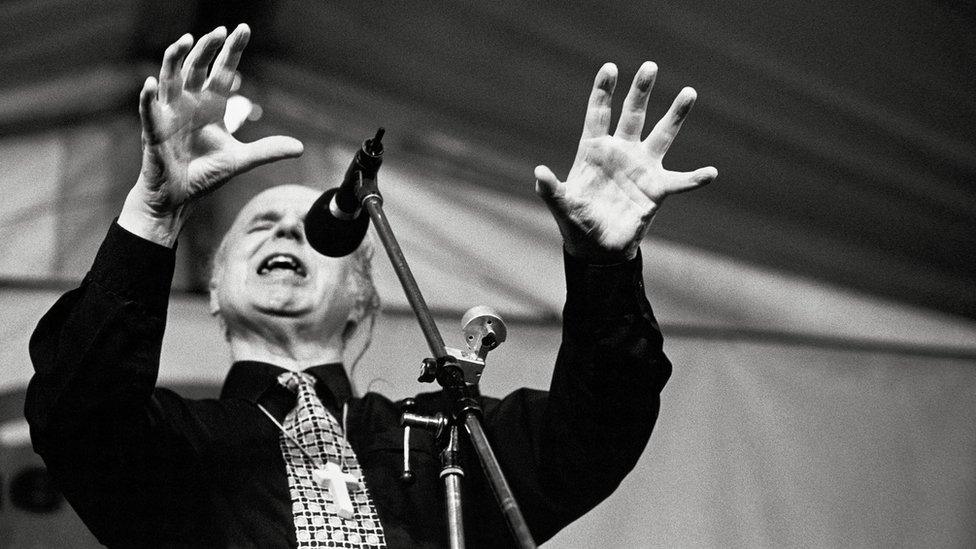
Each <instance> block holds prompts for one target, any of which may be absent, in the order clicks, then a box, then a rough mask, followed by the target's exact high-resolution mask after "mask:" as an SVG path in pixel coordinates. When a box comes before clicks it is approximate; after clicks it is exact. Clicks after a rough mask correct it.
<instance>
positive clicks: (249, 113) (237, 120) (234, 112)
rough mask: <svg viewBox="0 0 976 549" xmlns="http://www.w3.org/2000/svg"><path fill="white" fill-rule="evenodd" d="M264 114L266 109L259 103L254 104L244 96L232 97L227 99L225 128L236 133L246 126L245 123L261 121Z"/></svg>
mask: <svg viewBox="0 0 976 549" xmlns="http://www.w3.org/2000/svg"><path fill="white" fill-rule="evenodd" d="M262 114H264V109H262V108H261V106H260V105H258V104H257V103H253V102H252V101H251V100H250V99H248V98H246V97H244V96H243V95H232V96H230V97H228V98H227V109H226V110H225V111H224V126H226V127H227V131H229V132H230V133H234V132H236V131H237V130H239V129H240V127H241V126H243V125H244V122H245V121H247V120H250V121H251V122H254V121H255V120H259V119H260V118H261V115H262Z"/></svg>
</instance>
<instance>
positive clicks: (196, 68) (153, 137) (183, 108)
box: [139, 25, 302, 214]
mask: <svg viewBox="0 0 976 549" xmlns="http://www.w3.org/2000/svg"><path fill="white" fill-rule="evenodd" d="M249 36H250V30H249V29H248V27H247V25H240V26H238V28H237V29H235V30H234V32H233V33H232V34H231V35H230V36H226V30H224V29H223V28H222V27H221V28H218V29H215V30H214V31H212V32H210V33H209V34H206V35H204V36H202V37H201V38H200V40H199V41H198V42H197V43H196V45H195V46H194V45H193V40H192V38H191V37H190V36H189V35H186V36H184V37H182V38H180V39H179V40H178V41H177V42H175V43H173V44H172V45H171V46H170V47H169V48H168V49H167V50H166V54H165V55H164V57H163V64H162V66H161V68H160V72H159V81H158V84H157V83H156V82H155V81H154V80H153V79H152V78H150V79H148V80H147V81H146V85H145V86H144V87H143V90H142V95H141V97H140V106H139V113H140V115H141V117H142V130H143V131H142V139H143V163H142V180H143V182H144V185H145V188H144V191H145V193H146V196H145V202H146V204H147V205H148V206H149V208H150V209H151V210H152V211H153V212H155V213H157V214H167V213H170V212H174V211H179V210H181V209H183V206H184V205H186V204H189V203H190V202H192V201H193V200H195V199H196V198H199V197H200V196H203V195H204V194H207V193H209V192H212V191H214V190H216V189H217V188H218V187H220V186H221V185H223V184H224V183H225V182H226V181H227V180H229V179H230V178H231V177H233V176H235V175H237V174H239V173H241V172H244V171H247V170H249V169H251V168H253V167H255V166H258V165H261V164H265V163H268V162H273V161H275V160H279V159H281V158H288V157H294V156H298V155H299V154H301V152H302V145H301V143H299V142H298V141H297V140H295V139H292V138H290V137H282V136H272V137H266V138H264V139H260V140H258V141H255V142H254V143H242V142H240V141H238V140H237V139H235V138H234V137H233V136H232V135H231V134H230V132H228V131H227V128H226V127H225V126H224V121H223V117H224V111H225V109H226V107H227V98H228V97H229V96H230V95H231V93H232V91H233V89H234V81H235V78H236V71H237V65H238V62H239V61H240V57H241V53H242V52H243V50H244V47H245V46H246V45H247V42H248V39H249ZM191 46H192V49H191ZM218 50H219V53H218ZM214 56H216V59H215V58H214ZM211 61H213V66H212V68H211V67H210V65H211ZM208 69H209V70H208Z"/></svg>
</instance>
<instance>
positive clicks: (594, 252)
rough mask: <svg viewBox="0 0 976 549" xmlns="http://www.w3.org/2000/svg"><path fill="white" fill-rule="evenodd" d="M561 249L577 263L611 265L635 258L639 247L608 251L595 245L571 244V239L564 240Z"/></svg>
mask: <svg viewBox="0 0 976 549" xmlns="http://www.w3.org/2000/svg"><path fill="white" fill-rule="evenodd" d="M563 248H564V249H565V250H566V253H567V254H569V255H570V256H572V257H573V258H574V259H577V260H579V261H583V262H586V263H589V264H591V265H613V264H617V263H626V262H627V261H630V260H632V259H634V258H635V257H637V250H638V249H639V248H640V246H639V245H634V246H630V247H628V248H626V249H619V250H608V249H606V248H603V247H601V246H599V245H597V244H593V243H580V242H573V241H572V240H571V239H564V240H563Z"/></svg>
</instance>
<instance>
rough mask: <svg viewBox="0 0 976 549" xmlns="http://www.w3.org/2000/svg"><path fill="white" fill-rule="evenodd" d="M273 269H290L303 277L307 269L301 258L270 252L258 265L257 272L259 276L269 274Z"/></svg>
mask: <svg viewBox="0 0 976 549" xmlns="http://www.w3.org/2000/svg"><path fill="white" fill-rule="evenodd" d="M274 271H281V272H285V271H291V272H292V273H294V274H296V275H298V276H300V277H302V278H305V277H306V276H308V271H307V270H306V269H305V264H304V263H302V260H301V259H298V258H297V257H295V256H293V255H291V254H271V255H269V256H268V257H267V258H265V260H264V261H262V262H261V264H260V265H259V266H258V274H259V275H261V276H264V275H267V274H271V273H272V272H274Z"/></svg>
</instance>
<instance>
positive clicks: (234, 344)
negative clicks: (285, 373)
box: [227, 330, 344, 371]
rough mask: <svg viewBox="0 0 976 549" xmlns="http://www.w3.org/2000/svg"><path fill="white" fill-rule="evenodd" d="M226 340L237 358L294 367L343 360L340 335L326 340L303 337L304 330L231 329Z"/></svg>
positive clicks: (295, 369) (233, 356)
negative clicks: (256, 330)
mask: <svg viewBox="0 0 976 549" xmlns="http://www.w3.org/2000/svg"><path fill="white" fill-rule="evenodd" d="M227 340H228V342H229V343H230V354H231V358H232V359H233V361H234V362H239V361H242V360H255V361H260V362H267V363H269V364H274V365H276V366H280V367H282V368H287V369H289V370H294V371H301V370H304V369H305V368H308V367H310V366H316V365H319V364H330V363H334V362H342V352H343V349H344V345H343V344H342V338H341V336H338V335H337V336H334V337H331V338H328V339H326V340H324V341H323V340H322V339H319V338H305V337H301V334H299V333H297V332H294V331H289V330H280V331H275V333H273V334H268V333H262V334H257V333H254V332H245V331H239V330H228V333H227Z"/></svg>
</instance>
